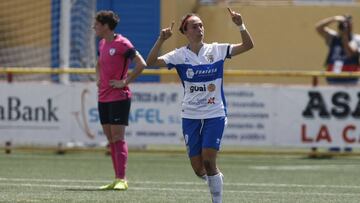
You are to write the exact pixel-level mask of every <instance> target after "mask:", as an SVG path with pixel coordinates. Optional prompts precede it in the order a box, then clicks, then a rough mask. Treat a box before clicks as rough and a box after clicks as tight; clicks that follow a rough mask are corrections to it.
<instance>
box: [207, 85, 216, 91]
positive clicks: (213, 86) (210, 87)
mask: <svg viewBox="0 0 360 203" xmlns="http://www.w3.org/2000/svg"><path fill="white" fill-rule="evenodd" d="M207 89H208V91H209V92H213V91H215V89H216V85H215V84H212V83H211V84H209V85H208V86H207Z"/></svg>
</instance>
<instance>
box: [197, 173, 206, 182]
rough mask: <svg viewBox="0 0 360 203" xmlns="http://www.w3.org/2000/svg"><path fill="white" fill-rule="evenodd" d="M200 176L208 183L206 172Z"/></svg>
mask: <svg viewBox="0 0 360 203" xmlns="http://www.w3.org/2000/svg"><path fill="white" fill-rule="evenodd" d="M198 177H199V178H201V179H202V180H204V181H205V183H207V182H208V176H207V175H206V174H205V175H203V176H198Z"/></svg>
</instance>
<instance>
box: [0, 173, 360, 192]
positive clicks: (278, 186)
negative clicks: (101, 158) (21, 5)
mask: <svg viewBox="0 0 360 203" xmlns="http://www.w3.org/2000/svg"><path fill="white" fill-rule="evenodd" d="M3 181H6V182H38V183H46V182H51V183H53V182H57V183H95V184H98V183H99V184H101V183H103V184H105V183H108V182H109V180H75V179H35V178H4V177H0V184H2V183H1V182H3ZM129 183H130V184H143V185H146V184H149V185H154V184H157V185H204V184H205V182H203V181H200V180H199V181H198V182H161V181H131V180H130V181H129ZM224 185H225V186H246V187H270V188H272V187H277V188H282V187H286V188H337V189H360V186H358V185H304V184H282V183H228V182H226V179H225V182H224ZM359 195H360V193H359Z"/></svg>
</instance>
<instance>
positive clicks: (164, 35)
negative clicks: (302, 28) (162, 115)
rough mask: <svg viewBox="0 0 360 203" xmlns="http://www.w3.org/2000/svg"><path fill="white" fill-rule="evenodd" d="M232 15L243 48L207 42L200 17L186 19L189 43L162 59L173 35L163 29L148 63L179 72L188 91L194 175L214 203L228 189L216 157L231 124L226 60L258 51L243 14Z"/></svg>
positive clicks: (187, 130)
mask: <svg viewBox="0 0 360 203" xmlns="http://www.w3.org/2000/svg"><path fill="white" fill-rule="evenodd" d="M228 10H229V13H230V16H231V18H232V21H233V22H234V23H235V25H237V26H239V30H240V35H241V38H242V43H239V44H220V43H212V44H206V43H204V42H203V39H204V27H203V23H202V21H201V19H200V17H199V16H198V15H196V14H187V15H185V16H184V17H183V18H182V20H181V24H180V28H179V30H180V32H181V33H182V34H184V35H185V36H186V38H187V40H188V44H187V45H186V46H183V47H181V48H179V49H175V50H173V51H171V52H169V53H167V54H165V55H163V56H160V57H158V53H159V50H160V48H161V45H162V44H163V43H164V41H165V40H167V39H168V38H169V37H171V35H172V27H173V25H174V23H172V25H171V26H170V27H168V28H165V29H162V30H161V33H160V36H159V38H158V39H157V41H156V43H155V44H154V47H153V48H152V50H151V51H150V53H149V56H148V58H147V64H148V65H150V66H161V67H166V66H167V67H168V68H169V69H171V68H173V67H175V68H176V70H177V72H178V75H179V77H180V79H181V81H182V83H183V87H184V92H185V94H184V98H183V102H182V112H181V117H182V129H183V135H184V139H185V144H186V147H187V150H188V156H189V158H190V162H191V166H192V168H193V170H194V172H195V174H196V175H197V176H199V177H201V178H203V179H204V180H206V181H207V182H208V185H209V189H210V193H211V196H212V201H213V202H215V203H219V202H222V190H223V189H222V188H223V175H222V173H221V172H220V170H219V169H218V167H217V165H216V156H217V152H218V150H219V148H220V142H221V138H222V135H223V131H224V127H225V124H226V102H225V98H224V92H223V70H224V61H225V59H226V58H231V57H232V56H236V55H238V54H241V53H243V52H246V51H248V50H249V49H251V48H252V47H253V41H252V39H251V36H250V34H249V32H248V31H247V30H246V28H245V25H244V24H243V19H242V17H241V15H240V14H239V13H236V12H234V11H232V10H231V9H228Z"/></svg>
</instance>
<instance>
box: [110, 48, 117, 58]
mask: <svg viewBox="0 0 360 203" xmlns="http://www.w3.org/2000/svg"><path fill="white" fill-rule="evenodd" d="M115 52H116V49H115V48H110V49H109V54H110V56H114V55H115Z"/></svg>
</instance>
